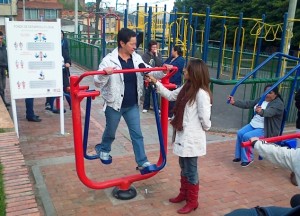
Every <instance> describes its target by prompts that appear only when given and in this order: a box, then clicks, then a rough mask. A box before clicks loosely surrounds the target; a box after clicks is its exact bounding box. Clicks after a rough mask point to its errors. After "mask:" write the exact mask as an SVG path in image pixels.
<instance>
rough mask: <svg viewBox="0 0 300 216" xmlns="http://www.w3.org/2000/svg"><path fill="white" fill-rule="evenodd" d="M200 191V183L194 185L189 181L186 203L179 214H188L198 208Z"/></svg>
mask: <svg viewBox="0 0 300 216" xmlns="http://www.w3.org/2000/svg"><path fill="white" fill-rule="evenodd" d="M198 193H199V183H198V184H196V185H193V184H191V183H189V182H188V183H187V197H186V200H187V202H186V205H185V206H184V207H182V208H181V209H179V210H178V211H177V212H178V213H179V214H188V213H190V212H191V211H193V210H196V209H197V208H198V205H199V203H198Z"/></svg>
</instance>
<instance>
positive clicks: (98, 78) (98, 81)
mask: <svg viewBox="0 0 300 216" xmlns="http://www.w3.org/2000/svg"><path fill="white" fill-rule="evenodd" d="M107 67H112V66H111V65H110V61H109V57H108V56H106V57H104V58H103V60H102V62H101V63H100V65H99V68H98V71H102V70H103V69H104V68H107ZM109 76H110V75H94V84H95V86H96V87H97V88H103V86H105V85H106V84H107V82H108V80H109Z"/></svg>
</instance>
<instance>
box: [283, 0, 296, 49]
mask: <svg viewBox="0 0 300 216" xmlns="http://www.w3.org/2000/svg"><path fill="white" fill-rule="evenodd" d="M296 8H297V0H290V1H289V10H288V15H287V16H288V17H287V18H288V25H287V30H288V31H287V37H288V40H287V41H288V43H287V46H288V47H287V49H285V50H286V54H288V53H289V50H290V46H291V35H292V32H293V25H294V18H295V13H296ZM283 40H284V38H283Z"/></svg>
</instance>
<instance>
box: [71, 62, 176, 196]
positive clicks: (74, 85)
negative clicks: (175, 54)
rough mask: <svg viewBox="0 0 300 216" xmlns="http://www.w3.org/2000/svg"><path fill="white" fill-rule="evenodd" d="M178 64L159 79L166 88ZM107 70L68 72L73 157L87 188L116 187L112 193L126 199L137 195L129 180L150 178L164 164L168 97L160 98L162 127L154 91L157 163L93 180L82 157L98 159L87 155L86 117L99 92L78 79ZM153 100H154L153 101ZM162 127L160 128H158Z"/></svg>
mask: <svg viewBox="0 0 300 216" xmlns="http://www.w3.org/2000/svg"><path fill="white" fill-rule="evenodd" d="M166 70H167V67H157V68H139V69H126V70H115V71H114V73H138V72H144V73H146V72H151V71H166ZM177 70H178V69H177V67H173V68H172V70H171V72H170V73H168V74H167V75H166V76H165V77H164V78H163V79H162V80H161V82H162V84H164V86H165V87H167V88H175V85H173V84H171V83H169V78H170V77H171V76H173V75H174V74H175V73H176V72H177ZM100 74H103V75H104V74H106V73H105V72H104V71H87V72H85V73H83V74H82V75H81V76H79V77H78V76H71V77H70V94H71V101H72V121H73V131H74V133H73V136H74V148H75V161H76V171H77V175H78V177H79V179H80V180H81V182H82V183H83V184H84V185H86V186H87V187H89V188H93V189H105V188H109V187H115V188H114V190H113V196H114V197H116V198H117V199H122V200H128V199H132V198H134V197H135V196H136V194H137V192H136V190H135V188H134V187H132V186H131V184H132V183H133V182H135V181H140V180H144V179H147V178H150V177H152V176H154V175H156V174H157V173H158V171H160V170H161V169H163V168H164V166H165V164H166V154H167V143H168V101H167V100H166V99H164V98H163V99H162V103H161V107H162V109H161V127H160V121H159V116H158V107H157V100H155V99H156V95H155V94H156V93H155V92H153V96H154V97H153V100H154V101H153V102H154V108H155V117H156V121H157V126H158V133H159V141H160V151H161V152H160V157H159V159H158V162H157V164H155V165H152V166H150V167H149V168H148V169H143V170H142V171H141V173H140V174H135V175H130V176H125V177H121V178H116V179H112V180H107V181H103V182H96V181H93V180H91V179H89V178H88V177H87V175H86V172H85V167H84V158H86V159H88V160H94V159H99V157H98V156H96V155H92V156H90V155H88V154H87V152H86V150H87V142H88V130H89V119H90V109H91V100H92V99H95V97H97V96H99V95H100V91H96V90H88V87H87V86H80V82H81V81H82V80H83V79H84V78H85V77H87V76H93V75H100ZM84 98H87V105H86V107H87V109H86V116H85V124H84V125H85V128H84V137H82V134H83V133H82V131H83V130H82V122H81V110H80V103H81V101H82V100H83V99H84ZM155 103H156V104H155ZM160 131H161V132H160Z"/></svg>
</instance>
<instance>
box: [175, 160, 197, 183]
mask: <svg viewBox="0 0 300 216" xmlns="http://www.w3.org/2000/svg"><path fill="white" fill-rule="evenodd" d="M197 163H198V157H179V166H180V168H181V173H180V174H181V175H182V176H185V177H186V178H187V179H188V182H189V183H191V184H193V185H196V184H198V182H199V177H198V166H197Z"/></svg>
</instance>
